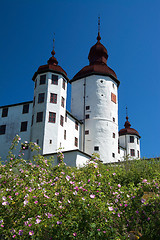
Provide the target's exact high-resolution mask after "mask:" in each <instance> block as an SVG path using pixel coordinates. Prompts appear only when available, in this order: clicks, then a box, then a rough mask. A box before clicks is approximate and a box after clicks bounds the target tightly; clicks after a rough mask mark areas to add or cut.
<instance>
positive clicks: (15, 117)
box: [0, 102, 32, 160]
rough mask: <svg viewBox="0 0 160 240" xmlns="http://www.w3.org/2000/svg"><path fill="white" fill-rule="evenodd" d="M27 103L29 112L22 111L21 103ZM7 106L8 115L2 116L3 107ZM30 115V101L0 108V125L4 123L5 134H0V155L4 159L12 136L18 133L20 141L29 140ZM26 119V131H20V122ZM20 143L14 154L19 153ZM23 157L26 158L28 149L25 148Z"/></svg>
mask: <svg viewBox="0 0 160 240" xmlns="http://www.w3.org/2000/svg"><path fill="white" fill-rule="evenodd" d="M24 104H29V112H28V113H24V114H23V113H22V111H23V105H24ZM6 107H8V116H7V117H2V110H3V108H6ZM31 116H32V102H25V103H20V104H14V105H9V106H4V107H1V108H0V125H6V132H5V134H2V135H0V157H1V158H2V159H3V160H5V159H6V156H7V154H8V151H9V148H10V146H11V143H12V141H13V138H14V137H15V136H16V134H18V135H19V136H20V137H21V142H22V143H23V142H24V141H29V140H30V129H31ZM25 121H27V122H28V123H27V131H24V132H21V131H20V130H21V122H25ZM20 148H21V145H19V146H18V147H17V149H16V151H14V152H15V154H19V151H20ZM24 152H25V155H24V157H25V158H28V150H25V151H24Z"/></svg>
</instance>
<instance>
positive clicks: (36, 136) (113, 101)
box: [0, 31, 140, 167]
mask: <svg viewBox="0 0 160 240" xmlns="http://www.w3.org/2000/svg"><path fill="white" fill-rule="evenodd" d="M51 54H52V56H51V57H50V58H49V60H48V62H47V64H46V65H43V66H40V67H39V68H38V70H37V72H35V74H34V76H33V78H32V79H33V81H34V98H33V101H29V102H22V103H19V104H12V105H8V106H1V107H0V156H1V157H2V159H3V160H5V158H6V155H7V152H8V149H9V147H10V145H11V142H12V140H13V138H14V137H15V135H16V134H18V135H19V136H20V137H21V140H22V142H24V141H28V142H29V141H31V142H36V143H37V144H38V145H39V146H40V147H41V154H42V155H44V156H46V157H48V156H52V155H53V156H54V157H55V164H57V162H58V159H57V157H56V153H57V149H59V148H62V152H63V153H64V161H66V163H67V164H68V165H71V166H77V167H79V166H82V165H83V164H85V163H86V161H87V160H88V159H89V158H90V156H91V154H92V153H93V152H96V153H98V154H99V155H100V159H101V160H102V161H103V163H108V162H117V161H121V160H123V157H125V156H127V155H130V156H131V158H140V135H139V133H138V132H137V131H136V130H135V129H133V128H131V124H130V122H129V121H128V116H127V117H126V122H125V125H124V127H125V128H124V129H121V130H120V131H119V132H118V97H117V96H118V87H119V84H120V82H119V80H118V79H117V76H116V74H115V72H114V71H113V70H112V69H111V68H110V67H108V65H107V59H108V53H107V50H106V48H105V47H104V46H103V45H102V43H101V37H100V32H99V31H98V36H97V42H96V44H95V45H94V46H92V47H91V49H90V52H89V55H88V59H89V65H88V66H85V67H84V68H82V69H81V70H80V71H79V72H78V73H77V74H76V75H75V76H74V77H73V78H72V79H71V80H69V79H68V77H67V73H66V72H65V71H64V70H63V68H62V67H61V66H59V65H58V61H57V59H56V58H55V51H54V48H53V50H52V52H51ZM68 82H69V83H71V86H72V92H71V96H72V98H71V113H70V112H69V111H67V110H66V99H67V83H68ZM19 150H20V149H19V148H18V149H17V153H18V151H19ZM24 154H25V155H24V157H25V159H30V158H32V153H31V151H30V150H29V149H28V148H27V147H26V149H25V150H24Z"/></svg>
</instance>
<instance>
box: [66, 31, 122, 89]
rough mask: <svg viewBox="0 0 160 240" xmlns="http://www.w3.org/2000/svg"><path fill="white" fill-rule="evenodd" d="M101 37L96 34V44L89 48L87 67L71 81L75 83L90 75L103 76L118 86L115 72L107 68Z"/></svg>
mask: <svg viewBox="0 0 160 240" xmlns="http://www.w3.org/2000/svg"><path fill="white" fill-rule="evenodd" d="M100 40H101V37H100V34H99V32H98V36H97V43H96V44H95V45H94V46H92V47H91V49H90V52H89V55H88V59H89V65H88V66H85V67H84V68H82V69H81V70H80V71H79V72H78V73H77V74H76V75H75V76H74V77H73V79H72V80H71V82H72V81H75V80H78V79H80V78H83V77H87V76H90V75H94V74H95V75H103V76H110V77H111V78H112V79H113V80H114V81H115V82H117V85H118V86H119V84H120V82H119V80H118V79H117V76H116V74H115V72H114V71H113V70H112V69H111V68H110V67H108V66H107V59H108V52H107V49H106V48H105V47H104V46H103V44H102V43H101V42H100Z"/></svg>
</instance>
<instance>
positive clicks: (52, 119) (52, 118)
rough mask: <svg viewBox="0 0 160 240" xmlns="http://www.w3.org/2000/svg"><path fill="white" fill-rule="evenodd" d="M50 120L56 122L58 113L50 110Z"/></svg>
mask: <svg viewBox="0 0 160 240" xmlns="http://www.w3.org/2000/svg"><path fill="white" fill-rule="evenodd" d="M48 121H49V122H52V123H55V122H56V113H54V112H49V120H48Z"/></svg>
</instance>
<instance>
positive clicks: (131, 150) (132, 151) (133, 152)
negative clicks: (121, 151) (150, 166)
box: [130, 149, 135, 157]
mask: <svg viewBox="0 0 160 240" xmlns="http://www.w3.org/2000/svg"><path fill="white" fill-rule="evenodd" d="M130 154H131V156H133V157H134V156H135V150H134V149H130Z"/></svg>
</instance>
